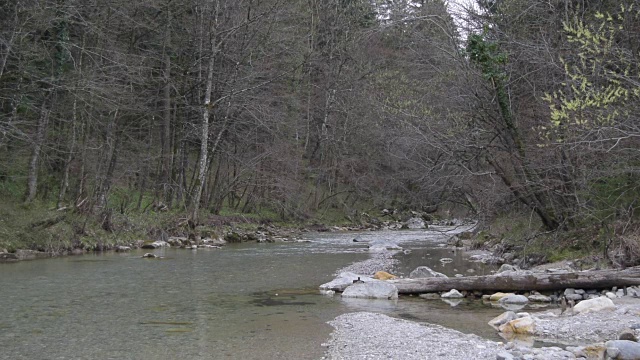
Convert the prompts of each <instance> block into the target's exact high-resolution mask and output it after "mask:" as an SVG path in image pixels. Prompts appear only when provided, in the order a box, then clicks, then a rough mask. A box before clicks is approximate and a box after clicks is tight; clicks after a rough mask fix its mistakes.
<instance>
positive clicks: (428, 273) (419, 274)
mask: <svg viewBox="0 0 640 360" xmlns="http://www.w3.org/2000/svg"><path fill="white" fill-rule="evenodd" d="M409 277H410V278H411V279H417V278H428V277H443V278H446V277H448V276H447V275H445V274H443V273H439V272H437V271H433V270H431V268H430V267H428V266H418V267H417V268H416V269H415V270H413V271H412V272H411V274H409Z"/></svg>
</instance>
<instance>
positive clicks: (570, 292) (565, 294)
mask: <svg viewBox="0 0 640 360" xmlns="http://www.w3.org/2000/svg"><path fill="white" fill-rule="evenodd" d="M575 293H576V290H575V289H572V288H566V289H564V296H567V295H573V294H575Z"/></svg>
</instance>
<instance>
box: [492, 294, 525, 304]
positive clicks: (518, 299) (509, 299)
mask: <svg viewBox="0 0 640 360" xmlns="http://www.w3.org/2000/svg"><path fill="white" fill-rule="evenodd" d="M498 301H499V302H500V303H504V304H526V303H528V302H529V299H527V297H526V296H524V295H515V294H509V295H507V296H504V297H502V298H500V300H498Z"/></svg>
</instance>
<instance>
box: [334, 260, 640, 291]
mask: <svg viewBox="0 0 640 360" xmlns="http://www.w3.org/2000/svg"><path fill="white" fill-rule="evenodd" d="M389 283H392V284H393V285H395V286H396V287H397V288H398V292H399V293H400V294H420V293H428V292H439V291H449V290H451V289H456V290H460V291H462V290H465V291H476V290H477V291H487V292H495V291H531V290H537V291H549V290H562V289H565V288H580V289H605V288H611V287H614V286H618V287H621V286H633V285H640V267H632V268H628V269H625V270H592V271H580V272H572V273H563V274H552V273H540V274H530V275H517V274H516V275H491V276H468V277H461V278H440V277H438V278H419V279H398V280H390V281H389ZM336 290H339V291H341V290H340V289H336Z"/></svg>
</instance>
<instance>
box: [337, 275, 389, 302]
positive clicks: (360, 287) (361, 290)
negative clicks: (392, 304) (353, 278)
mask: <svg viewBox="0 0 640 360" xmlns="http://www.w3.org/2000/svg"><path fill="white" fill-rule="evenodd" d="M342 297H346V298H361V299H389V300H394V299H397V298H398V288H396V287H395V285H392V284H389V283H386V282H384V281H379V280H373V281H372V282H368V283H356V284H353V285H350V286H349V287H347V288H346V289H344V292H343V293H342Z"/></svg>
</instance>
